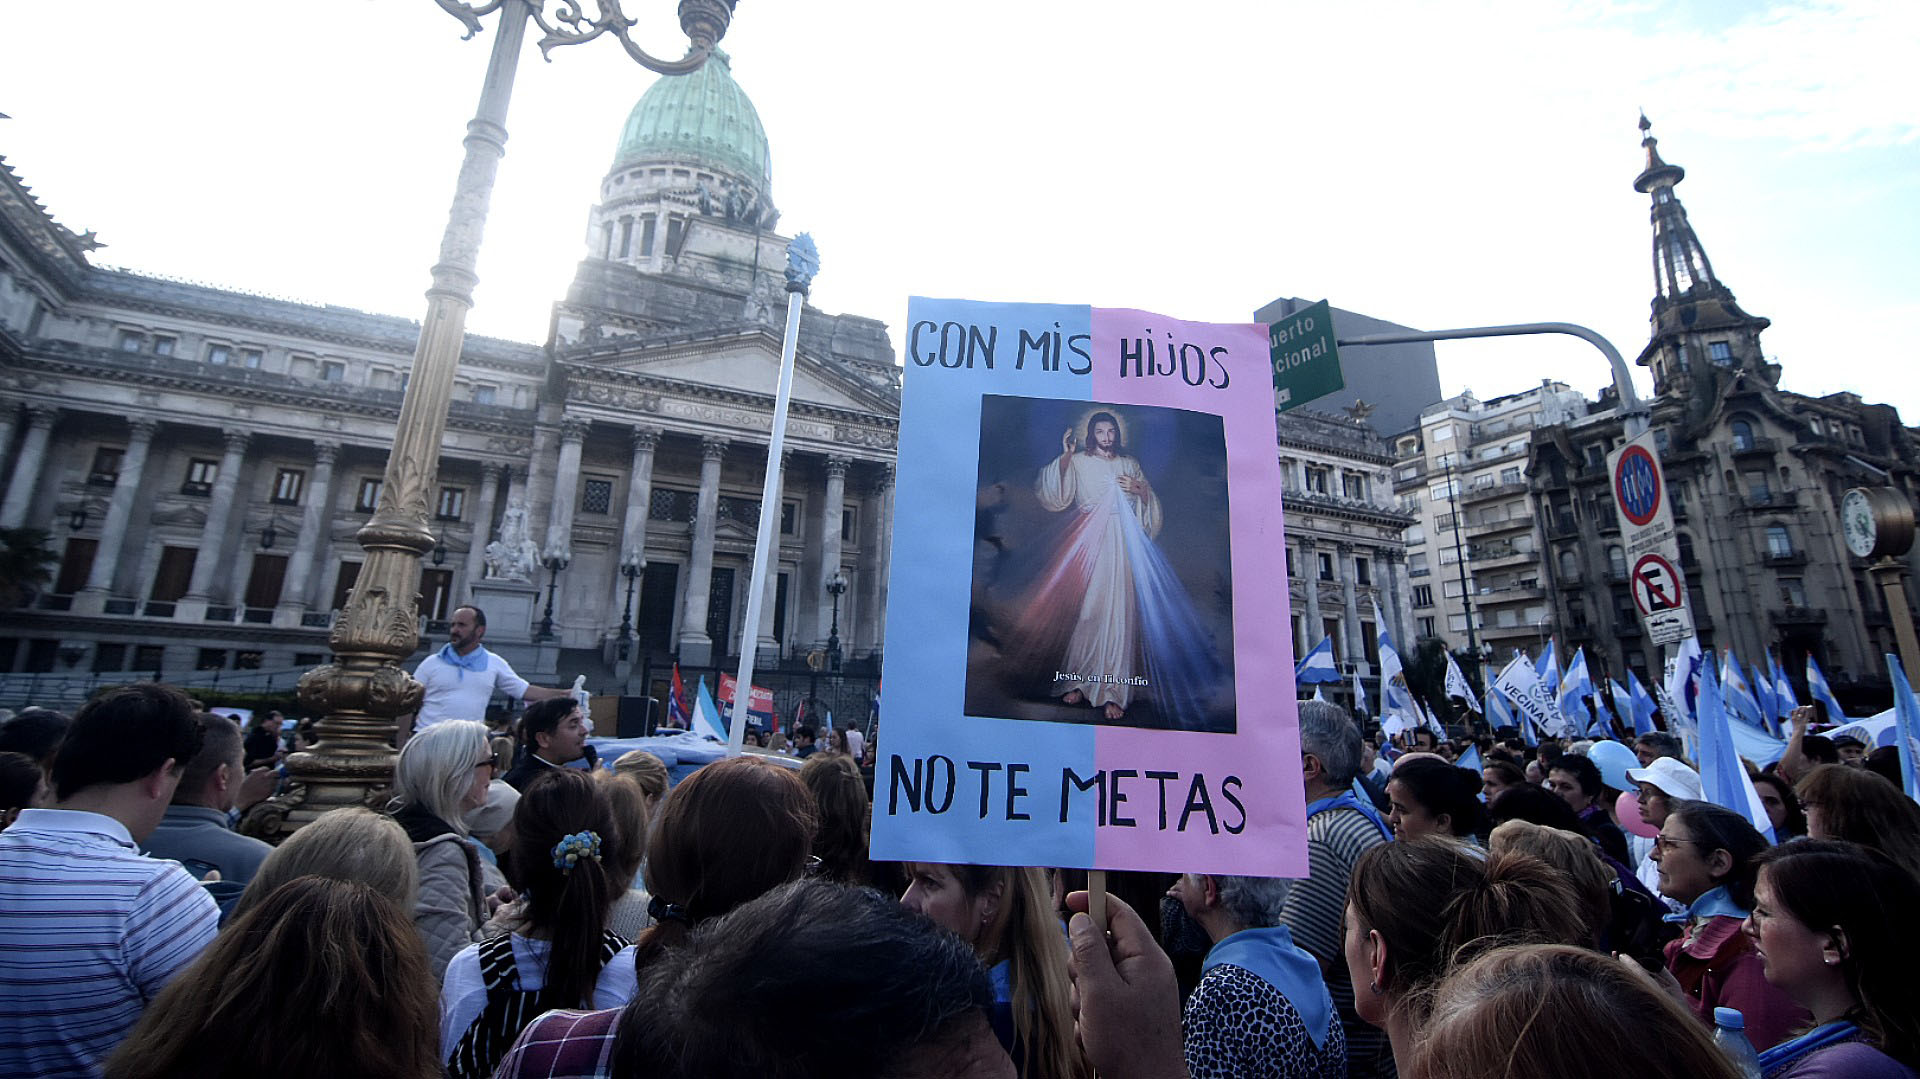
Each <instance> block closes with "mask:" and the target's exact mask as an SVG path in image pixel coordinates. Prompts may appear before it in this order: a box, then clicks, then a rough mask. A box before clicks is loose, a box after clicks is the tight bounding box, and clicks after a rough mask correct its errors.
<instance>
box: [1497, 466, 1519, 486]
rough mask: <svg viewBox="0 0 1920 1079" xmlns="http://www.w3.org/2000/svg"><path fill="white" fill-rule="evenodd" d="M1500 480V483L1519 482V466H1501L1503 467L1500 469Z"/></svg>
mask: <svg viewBox="0 0 1920 1079" xmlns="http://www.w3.org/2000/svg"><path fill="white" fill-rule="evenodd" d="M1500 482H1501V483H1519V482H1520V467H1519V466H1518V465H1515V466H1514V467H1512V468H1503V469H1501V470H1500Z"/></svg>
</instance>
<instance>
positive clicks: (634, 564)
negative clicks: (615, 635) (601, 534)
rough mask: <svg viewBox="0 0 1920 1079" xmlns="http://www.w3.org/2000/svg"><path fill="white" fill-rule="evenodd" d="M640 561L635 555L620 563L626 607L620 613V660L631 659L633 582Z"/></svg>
mask: <svg viewBox="0 0 1920 1079" xmlns="http://www.w3.org/2000/svg"><path fill="white" fill-rule="evenodd" d="M640 568H641V567H640V559H639V557H638V555H637V553H636V554H635V555H634V556H630V557H628V558H627V559H625V560H624V561H622V562H621V563H620V575H621V576H622V577H625V578H626V579H627V605H626V606H625V607H624V608H622V609H621V612H620V658H621V659H623V660H624V659H628V658H630V657H631V654H632V653H631V651H630V647H631V645H632V643H633V582H634V580H635V578H637V577H639V576H640Z"/></svg>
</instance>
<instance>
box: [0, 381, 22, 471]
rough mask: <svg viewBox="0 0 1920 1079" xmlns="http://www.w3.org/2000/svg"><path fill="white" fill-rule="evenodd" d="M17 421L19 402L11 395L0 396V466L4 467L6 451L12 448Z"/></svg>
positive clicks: (18, 419)
mask: <svg viewBox="0 0 1920 1079" xmlns="http://www.w3.org/2000/svg"><path fill="white" fill-rule="evenodd" d="M19 423H20V402H18V401H16V400H14V399H13V398H11V397H5V398H0V468H5V467H6V464H7V451H8V450H10V449H12V448H13V430H14V428H15V427H16V426H18V425H19ZM0 475H4V473H0Z"/></svg>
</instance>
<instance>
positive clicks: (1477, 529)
mask: <svg viewBox="0 0 1920 1079" xmlns="http://www.w3.org/2000/svg"><path fill="white" fill-rule="evenodd" d="M1532 528H1533V518H1532V517H1502V518H1500V519H1499V520H1494V521H1474V522H1471V523H1469V524H1468V525H1467V530H1466V531H1467V536H1468V537H1469V538H1471V539H1476V540H1477V539H1485V538H1487V537H1488V536H1498V535H1500V534H1501V533H1503V532H1524V531H1529V530H1531V529H1532Z"/></svg>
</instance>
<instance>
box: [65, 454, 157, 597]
mask: <svg viewBox="0 0 1920 1079" xmlns="http://www.w3.org/2000/svg"><path fill="white" fill-rule="evenodd" d="M128 427H129V428H130V431H129V434H128V437H127V449H126V452H125V453H124V454H122V455H121V457H120V476H119V478H118V479H116V480H114V483H113V495H112V497H111V498H109V499H108V500H107V519H106V521H105V522H103V523H102V524H101V526H100V546H99V548H98V549H97V550H96V551H95V552H94V555H93V569H92V570H91V571H90V572H89V573H88V574H87V586H86V590H85V591H84V592H82V593H81V594H80V596H79V597H78V598H77V599H76V600H75V601H74V607H75V609H76V610H77V611H79V612H81V613H85V614H98V613H100V612H101V611H103V610H105V609H106V602H107V597H108V596H110V595H112V594H113V581H114V576H115V574H116V571H118V569H119V568H120V551H121V549H122V548H123V547H124V546H125V545H126V541H127V526H128V525H129V524H131V523H132V521H133V505H134V500H135V499H136V498H138V497H139V495H140V477H141V475H142V474H143V473H144V472H145V471H146V469H147V451H148V450H149V449H151V448H152V446H153V435H154V432H155V431H158V430H159V429H160V421H159V420H153V419H148V418H146V417H144V416H141V417H135V418H134V419H133V420H131V421H130V422H129V423H128Z"/></svg>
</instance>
